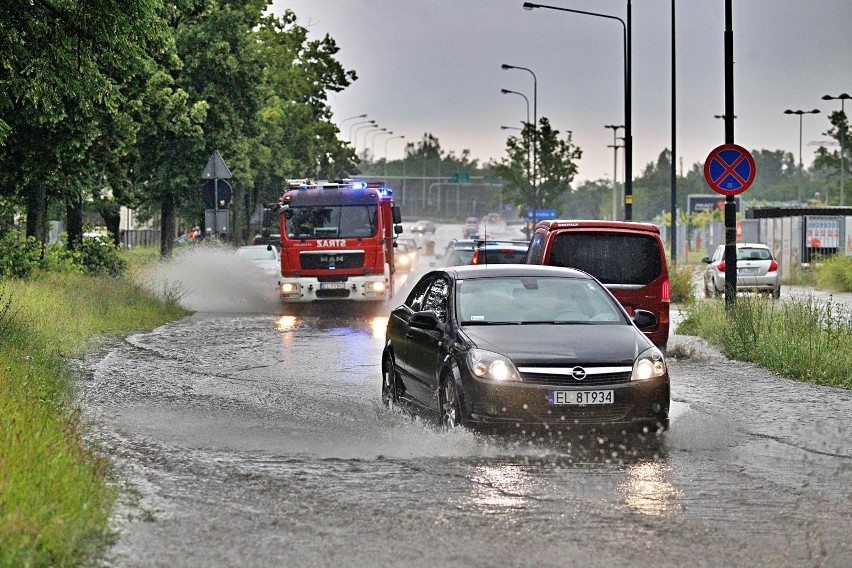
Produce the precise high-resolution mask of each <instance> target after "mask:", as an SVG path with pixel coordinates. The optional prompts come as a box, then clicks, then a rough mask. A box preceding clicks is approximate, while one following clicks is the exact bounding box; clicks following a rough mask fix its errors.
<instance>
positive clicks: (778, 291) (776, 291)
mask: <svg viewBox="0 0 852 568" xmlns="http://www.w3.org/2000/svg"><path fill="white" fill-rule="evenodd" d="M772 297H773V298H780V297H781V286H778V287H776V288H775V289H774V290H772Z"/></svg>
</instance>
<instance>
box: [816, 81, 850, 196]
mask: <svg viewBox="0 0 852 568" xmlns="http://www.w3.org/2000/svg"><path fill="white" fill-rule="evenodd" d="M838 99H839V100H840V114H841V115H843V116H841V123H840V124H839V125H838V127H837V129H838V130H840V205H841V206H843V204H844V203H843V199H844V198H843V182H844V178H845V176H846V166H845V162H844V160H845V157H846V145H845V144H844V140H843V139H844V138H845V136H846V109H845V108H844V103H845V102H846V101H847V100H848V99H852V96H850V95H849V94H848V93H841V94H839V95H837V96H836V97H832V96H831V95H824V96H823V97H822V100H824V101H834V100H838ZM826 205H827V204H826Z"/></svg>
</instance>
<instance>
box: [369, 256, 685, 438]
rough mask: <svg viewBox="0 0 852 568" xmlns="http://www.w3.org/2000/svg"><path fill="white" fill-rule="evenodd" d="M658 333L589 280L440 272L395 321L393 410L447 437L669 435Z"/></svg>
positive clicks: (572, 273) (385, 377)
mask: <svg viewBox="0 0 852 568" xmlns="http://www.w3.org/2000/svg"><path fill="white" fill-rule="evenodd" d="M655 324H656V318H655V317H654V314H652V313H651V312H648V311H646V310H635V311H634V313H633V317H632V318H631V317H630V316H628V315H627V312H626V311H625V310H624V308H623V307H622V306H621V305H620V304H619V303H618V301H617V300H616V299H615V298H614V297H613V296H612V294H611V293H610V292H609V291H608V290H607V289H606V288H604V287H603V286H602V285H601V284H600V283H599V282H598V281H597V280H595V279H594V278H593V277H591V276H589V275H588V274H586V273H585V272H582V271H579V270H573V269H568V268H556V267H551V266H531V265H501V266H482V265H480V266H457V267H450V268H445V269H440V270H434V271H432V272H429V273H427V274H426V275H425V276H423V277H422V278H421V279H420V280H419V281H418V282H417V284H415V285H414V287H413V288H412V289H411V292H410V293H409V295H408V298H407V299H406V300H405V302H404V303H403V304H402V305H400V306H399V307H397V308H395V309H394V310H393V311H392V312H391V314H390V316H389V317H388V323H387V332H386V342H385V347H384V350H383V352H382V393H381V394H382V401H383V402H384V404H385V405H386V406H396V405H399V406H400V407H402V408H403V409H406V410H410V411H412V412H415V413H417V414H421V415H424V416H428V417H433V418H437V419H438V420H439V421H440V423H441V425H442V426H444V427H445V428H455V427H458V426H467V427H471V428H474V429H487V430H499V431H507V430H508V431H510V432H512V431H516V432H518V433H521V432H524V431H526V430H528V427H529V426H532V427H542V428H546V429H548V430H549V431H553V430H556V431H560V432H561V431H563V430H566V431H567V430H577V429H581V428H584V427H586V428H588V426H589V425H612V426H617V427H618V428H622V429H625V430H633V431H646V430H649V431H660V430H664V429H667V428H668V425H669V400H670V386H669V374H668V369H667V367H666V360H665V356H664V355H663V353H662V352H661V351H660V349H659V348H657V347H656V346H655V345H654V344H653V342H652V341H651V340H650V339H648V338H647V337H645V335H644V334H643V333H642V332H641V331H640V330H641V329H643V328H647V327H650V326H653V325H655Z"/></svg>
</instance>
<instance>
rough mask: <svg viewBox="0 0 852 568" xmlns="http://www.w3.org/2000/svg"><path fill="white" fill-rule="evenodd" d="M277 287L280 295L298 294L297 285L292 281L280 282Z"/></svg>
mask: <svg viewBox="0 0 852 568" xmlns="http://www.w3.org/2000/svg"><path fill="white" fill-rule="evenodd" d="M278 289H279V290H280V292H281V295H282V296H298V295H299V294H300V290H299V285H298V284H296V283H294V282H281V284H279V285H278Z"/></svg>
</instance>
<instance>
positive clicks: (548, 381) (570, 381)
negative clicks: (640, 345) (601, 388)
mask: <svg viewBox="0 0 852 568" xmlns="http://www.w3.org/2000/svg"><path fill="white" fill-rule="evenodd" d="M566 371H569V369H566ZM521 380H522V381H524V382H525V383H529V384H532V385H552V386H570V387H578V386H588V385H618V384H623V383H629V382H630V372H629V371H625V372H620V373H601V374H596V375H593V374H588V375H586V378H584V379H583V380H580V381H578V380H577V379H575V378H574V377H572V376H571V375H570V374H568V373H567V372H566V374H564V375H553V374H549V373H548V374H545V373H534V372H523V373H521Z"/></svg>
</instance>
